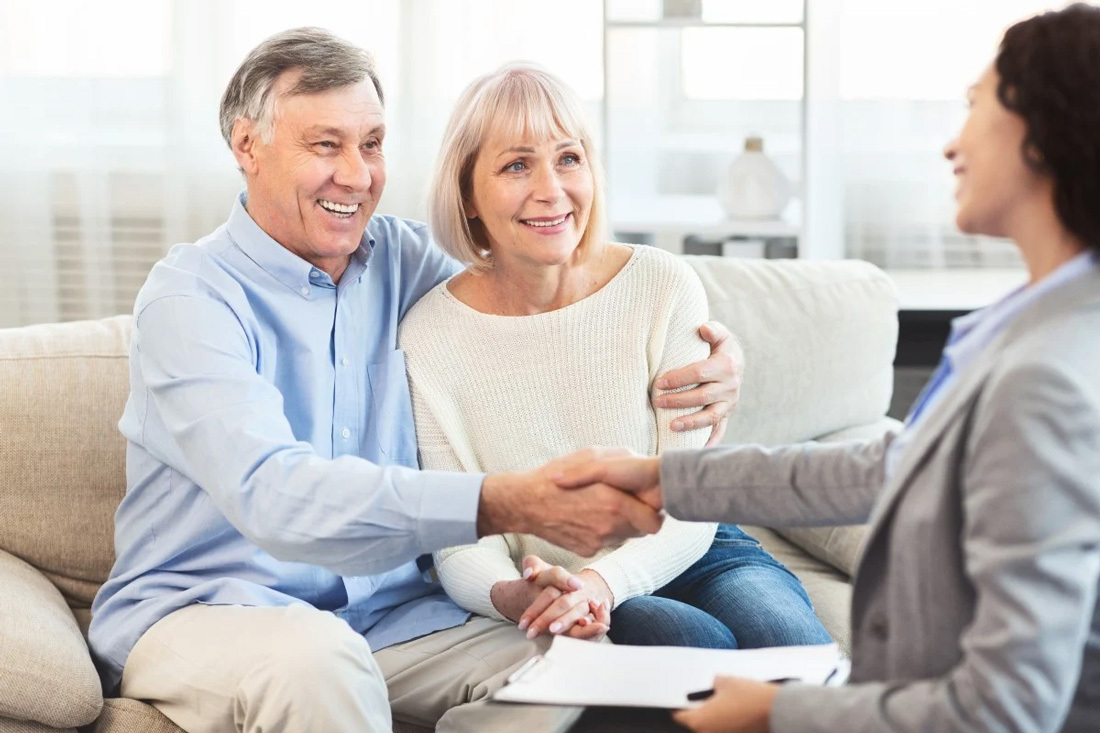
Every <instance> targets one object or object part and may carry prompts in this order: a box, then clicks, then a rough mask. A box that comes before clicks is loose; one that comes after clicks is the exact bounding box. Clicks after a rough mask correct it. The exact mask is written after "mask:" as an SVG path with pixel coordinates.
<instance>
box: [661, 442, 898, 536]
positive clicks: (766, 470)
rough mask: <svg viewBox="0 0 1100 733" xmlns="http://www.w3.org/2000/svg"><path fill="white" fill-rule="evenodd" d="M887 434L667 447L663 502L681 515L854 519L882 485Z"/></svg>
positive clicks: (811, 521) (792, 522) (768, 520)
mask: <svg viewBox="0 0 1100 733" xmlns="http://www.w3.org/2000/svg"><path fill="white" fill-rule="evenodd" d="M893 439H894V434H893V433H888V434H887V435H885V436H884V437H882V438H878V439H875V440H872V441H862V442H860V441H853V442H845V443H830V444H818V443H805V444H801V445H791V446H784V447H780V448H764V447H761V446H758V445H736V446H723V447H720V448H711V449H708V450H703V451H672V452H670V453H666V454H664V456H662V458H661V490H662V493H663V494H664V502H665V509H666V510H667V511H668V513H669V514H671V515H673V516H675V517H677V518H679V519H688V520H694V521H707V520H710V521H714V520H717V521H720V522H730V523H734V524H755V525H763V526H766V527H776V526H779V527H783V526H787V527H793V526H816V525H832V524H859V523H861V522H865V521H867V517H868V516H869V515H870V513H871V507H872V506H873V505H874V503H875V499H876V498H877V497H878V495H879V493H880V492H881V490H882V485H883V481H884V477H885V473H884V471H885V468H884V467H885V460H884V459H885V456H886V451H887V450H888V449H889V447H890V443H891V441H892V440H893Z"/></svg>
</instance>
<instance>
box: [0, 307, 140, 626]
mask: <svg viewBox="0 0 1100 733" xmlns="http://www.w3.org/2000/svg"><path fill="white" fill-rule="evenodd" d="M129 339H130V318H129V317H128V316H119V317H116V318H108V319H105V320H101V321H91V322H79V323H61V324H49V325H42V326H29V327H26V328H12V329H3V330H0V425H3V426H4V450H3V452H2V453H0V549H3V550H6V551H7V552H10V553H11V554H13V555H15V556H17V557H19V558H22V559H23V560H26V561H27V562H28V563H30V564H31V565H33V566H34V567H36V568H38V569H39V570H41V571H42V573H43V574H44V575H45V576H46V577H47V578H49V579H50V580H51V581H53V582H54V584H55V585H56V586H57V587H58V588H59V589H60V590H61V592H62V593H63V594H64V596H65V597H66V600H68V601H69V603H70V605H73V606H76V607H87V606H88V605H89V604H90V603H91V601H92V598H93V597H94V596H95V593H96V591H97V590H98V589H99V586H100V584H101V583H102V582H103V581H104V580H105V579H106V578H107V574H108V573H109V572H110V569H111V565H112V564H113V563H114V515H115V509H117V508H118V504H119V502H120V501H121V500H122V496H123V494H124V493H125V489H126V478H125V462H126V442H125V440H123V438H122V435H121V434H120V433H119V431H118V419H119V417H120V416H121V415H122V408H123V406H124V405H125V402H126V395H127V390H128V387H129V374H128V367H127V361H128V352H129Z"/></svg>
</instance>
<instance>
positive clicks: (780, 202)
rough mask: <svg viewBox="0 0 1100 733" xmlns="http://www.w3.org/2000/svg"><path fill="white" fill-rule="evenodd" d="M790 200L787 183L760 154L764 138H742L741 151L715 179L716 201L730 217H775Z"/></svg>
mask: <svg viewBox="0 0 1100 733" xmlns="http://www.w3.org/2000/svg"><path fill="white" fill-rule="evenodd" d="M790 200H791V182H790V181H788V180H787V177H786V176H785V175H783V171H781V170H779V167H778V166H777V165H776V164H775V163H773V162H772V160H771V158H769V157H768V156H766V155H764V140H763V139H762V138H759V137H747V138H745V151H744V152H743V153H741V154H740V155H739V156H737V158H736V160H734V161H733V162H732V163H730V167H729V170H727V171H726V175H725V176H723V177H722V178H721V179H720V180H719V182H718V202H719V203H721V204H722V208H723V209H724V210H725V212H726V216H728V217H730V218H731V219H778V218H779V215H780V214H781V213H782V212H783V209H784V208H786V206H787V203H788V202H789V201H790Z"/></svg>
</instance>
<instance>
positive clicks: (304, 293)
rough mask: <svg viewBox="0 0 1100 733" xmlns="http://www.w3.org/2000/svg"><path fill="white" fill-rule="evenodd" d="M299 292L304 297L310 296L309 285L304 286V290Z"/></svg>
mask: <svg viewBox="0 0 1100 733" xmlns="http://www.w3.org/2000/svg"><path fill="white" fill-rule="evenodd" d="M299 292H300V293H301V294H302V295H309V286H308V285H303V286H302V289H301V290H300V291H299Z"/></svg>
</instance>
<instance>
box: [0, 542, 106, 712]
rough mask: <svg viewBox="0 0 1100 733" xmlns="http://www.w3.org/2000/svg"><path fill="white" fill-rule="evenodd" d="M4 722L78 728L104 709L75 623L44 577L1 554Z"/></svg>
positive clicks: (0, 663)
mask: <svg viewBox="0 0 1100 733" xmlns="http://www.w3.org/2000/svg"><path fill="white" fill-rule="evenodd" d="M0 588H2V589H3V592H2V593H0V717H7V718H13V719H15V720H24V721H32V722H36V723H42V724H45V725H48V726H52V727H54V728H75V727H79V726H82V725H87V724H89V723H91V722H93V721H94V720H95V719H96V718H97V717H98V716H99V712H100V710H101V709H102V707H103V692H102V689H101V687H100V681H99V675H98V674H97V673H96V669H95V665H94V664H92V658H91V656H90V655H89V653H88V645H87V643H86V642H85V641H84V637H83V636H82V635H81V633H80V629H79V628H78V626H77V623H76V619H75V618H74V617H73V614H72V612H71V611H70V610H69V607H68V606H67V605H66V603H65V599H64V598H62V597H61V593H60V592H59V591H58V590H57V588H55V587H54V586H53V584H52V583H50V581H49V580H47V579H46V577H45V576H44V575H42V573H40V572H38V571H37V570H35V569H34V568H33V567H32V566H30V565H28V564H27V563H25V562H23V561H22V560H20V559H19V558H17V557H15V556H14V555H11V554H8V553H7V552H4V551H3V550H0Z"/></svg>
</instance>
